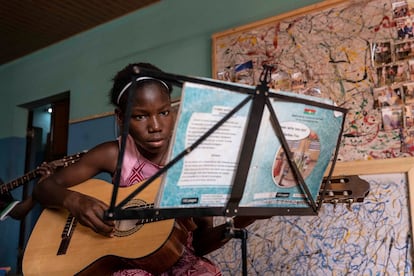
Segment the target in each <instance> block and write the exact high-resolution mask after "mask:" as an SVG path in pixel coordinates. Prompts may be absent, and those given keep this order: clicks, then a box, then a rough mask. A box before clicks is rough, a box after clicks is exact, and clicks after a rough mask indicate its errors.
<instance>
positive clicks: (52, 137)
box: [17, 91, 70, 273]
mask: <svg viewBox="0 0 414 276" xmlns="http://www.w3.org/2000/svg"><path fill="white" fill-rule="evenodd" d="M19 107H22V108H25V109H27V111H28V120H27V130H26V153H25V167H24V171H25V172H28V171H31V170H33V169H35V168H36V167H37V166H39V165H40V164H41V163H42V162H51V161H53V160H56V159H61V158H63V157H65V156H66V155H67V144H68V128H69V107H70V92H69V91H68V92H63V93H60V94H57V95H54V96H51V97H47V98H43V99H40V100H36V101H33V102H29V103H26V104H22V105H19ZM35 183H36V180H34V181H32V182H30V183H27V185H24V186H23V191H22V198H23V199H24V198H26V197H27V196H29V195H30V194H31V193H32V190H33V187H34V185H35ZM41 211H42V209H41V207H40V206H39V205H38V204H37V205H36V206H35V207H34V208H33V210H32V211H31V212H30V213H29V214H28V215H27V216H26V218H25V219H23V220H21V222H20V230H19V241H18V248H19V250H18V252H21V253H20V254H19V256H18V257H17V258H18V260H17V272H18V273H21V272H22V259H23V252H24V248H25V246H26V243H27V241H28V239H29V236H30V233H31V231H32V229H33V227H34V225H35V223H36V221H37V219H38V217H39V216H40V213H41Z"/></svg>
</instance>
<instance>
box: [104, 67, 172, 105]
mask: <svg viewBox="0 0 414 276" xmlns="http://www.w3.org/2000/svg"><path fill="white" fill-rule="evenodd" d="M136 67H141V68H144V69H149V70H153V71H158V72H163V71H162V70H161V69H159V68H158V67H156V66H155V65H152V64H151V63H144V62H140V63H131V64H128V65H127V66H126V67H125V68H124V69H122V70H121V71H119V72H118V73H116V75H115V77H114V78H113V79H112V81H113V86H112V88H111V90H110V93H109V97H110V100H111V103H112V104H113V105H115V106H118V107H121V108H122V107H123V106H122V104H121V103H119V102H118V97H119V94H120V93H121V91H122V90H123V89H124V88H125V86H126V85H128V83H130V82H131V79H132V77H133V76H134V75H135V74H136V73H135V68H136ZM148 81H151V80H148ZM154 81H156V80H154ZM163 82H164V83H165V84H167V86H168V93H169V94H170V95H171V92H172V90H173V88H172V85H171V84H170V83H169V82H166V81H163ZM125 94H127V93H125Z"/></svg>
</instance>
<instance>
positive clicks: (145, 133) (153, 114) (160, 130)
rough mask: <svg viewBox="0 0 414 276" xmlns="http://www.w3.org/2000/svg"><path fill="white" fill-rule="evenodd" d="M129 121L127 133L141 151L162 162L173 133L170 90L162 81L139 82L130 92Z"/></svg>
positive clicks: (152, 159) (153, 160) (156, 161)
mask: <svg viewBox="0 0 414 276" xmlns="http://www.w3.org/2000/svg"><path fill="white" fill-rule="evenodd" d="M129 124H130V125H129V134H130V135H131V136H132V137H133V138H134V140H135V144H136V145H137V147H138V150H139V151H140V153H141V154H142V155H143V156H144V157H145V158H147V159H148V160H150V161H152V162H154V163H157V164H159V163H160V162H162V161H163V160H162V159H163V158H165V157H166V152H167V150H168V146H169V142H170V138H171V135H172V131H173V126H174V116H173V114H172V112H171V101H170V96H169V93H168V92H167V91H166V88H165V87H164V86H163V85H162V84H161V83H156V82H149V83H145V84H143V85H140V86H139V88H138V89H137V90H136V92H135V94H134V95H133V101H132V106H131V118H130V122H129ZM164 161H165V160H164Z"/></svg>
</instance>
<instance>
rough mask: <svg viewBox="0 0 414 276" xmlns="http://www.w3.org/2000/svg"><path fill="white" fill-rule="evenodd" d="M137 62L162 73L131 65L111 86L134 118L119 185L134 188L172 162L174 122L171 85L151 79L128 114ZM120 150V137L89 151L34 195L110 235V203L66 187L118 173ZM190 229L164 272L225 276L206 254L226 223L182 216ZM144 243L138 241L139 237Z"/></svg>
mask: <svg viewBox="0 0 414 276" xmlns="http://www.w3.org/2000/svg"><path fill="white" fill-rule="evenodd" d="M136 66H138V67H141V68H147V69H150V70H156V71H161V70H159V69H158V68H156V67H155V66H153V65H151V64H148V63H136V64H130V65H128V66H127V67H125V68H124V69H123V70H121V71H120V72H118V73H117V74H116V76H115V78H114V84H113V87H112V89H111V93H110V98H111V102H112V103H113V104H114V105H115V107H116V109H115V114H116V116H117V120H118V123H119V125H120V126H122V125H123V124H124V122H126V120H129V135H128V137H127V143H126V147H125V155H124V159H123V166H122V170H121V176H120V186H131V185H133V184H135V183H137V182H140V181H143V180H145V179H147V178H149V177H150V176H152V175H153V174H155V173H156V172H157V171H158V170H159V169H160V168H162V167H163V166H164V165H165V164H166V163H167V161H168V160H167V152H168V147H169V143H170V139H171V136H172V131H173V126H174V115H173V113H172V112H171V97H170V95H171V91H172V86H171V85H170V84H169V83H167V82H165V81H163V80H160V79H155V78H152V77H139V78H137V80H136V81H137V83H136V89H135V91H132V93H133V95H132V99H133V100H132V103H131V104H132V106H131V117H130V118H124V110H125V108H126V104H127V99H128V93H129V88H130V86H131V85H132V83H131V79H132V77H133V76H134V68H135V67H136ZM119 149H120V142H119V139H118V140H115V141H110V142H105V143H102V144H100V145H97V146H96V147H94V148H93V149H91V150H89V151H88V152H87V153H86V154H85V155H84V156H82V158H81V159H80V160H79V161H78V162H76V163H75V164H73V165H71V166H69V167H66V168H63V169H62V170H60V171H59V172H57V173H56V174H54V175H52V176H51V177H49V178H47V179H45V180H44V181H43V182H41V183H39V184H38V185H37V186H36V189H35V196H36V198H37V199H38V201H39V202H40V203H41V204H43V205H44V206H45V207H59V208H66V209H67V210H68V211H69V212H70V213H71V214H72V215H74V216H75V217H76V218H77V219H78V221H79V222H80V223H82V224H83V225H85V226H88V227H90V228H92V229H93V230H94V231H95V232H97V233H100V234H102V235H106V236H108V237H111V236H112V235H113V231H114V222H113V221H108V220H104V219H103V217H104V212H105V211H106V210H107V209H108V206H107V205H106V204H105V203H103V202H101V201H99V200H97V199H95V198H93V197H90V196H86V195H83V194H81V193H78V192H74V191H71V190H68V189H67V188H68V187H70V186H73V185H76V184H79V183H81V182H84V181H85V180H87V179H89V178H92V177H93V176H95V175H96V174H98V173H100V172H108V173H110V174H111V175H112V176H113V175H114V173H115V170H116V165H117V158H118V153H119ZM253 221H254V218H236V219H235V221H234V224H235V225H234V226H235V227H238V228H242V227H245V226H247V225H249V224H250V223H252V222H253ZM177 222H178V223H179V224H180V226H181V227H183V228H184V229H186V231H187V232H188V239H187V244H186V248H185V251H184V253H183V254H182V256H181V257H180V259H179V260H178V261H177V262H176V263H175V265H174V266H172V267H171V268H170V269H169V270H168V271H165V272H164V273H163V275H221V273H220V270H219V268H218V267H216V266H215V265H214V264H213V263H211V262H210V261H209V260H207V259H206V258H204V257H202V256H203V255H205V254H207V253H209V252H211V251H213V250H215V249H217V248H219V247H221V246H222V245H223V244H224V243H226V242H227V241H228V239H225V238H224V234H225V231H226V225H224V224H223V225H219V226H217V227H214V226H213V219H212V218H211V217H200V218H185V219H177ZM137 242H139V241H137ZM114 275H117V276H118V275H152V274H150V273H149V272H147V271H144V270H143V269H142V268H139V267H138V268H136V269H135V268H133V269H130V268H129V269H123V270H120V271H117V272H115V274H114Z"/></svg>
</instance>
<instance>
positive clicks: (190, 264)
mask: <svg viewBox="0 0 414 276" xmlns="http://www.w3.org/2000/svg"><path fill="white" fill-rule="evenodd" d="M160 168H161V166H159V165H157V164H154V163H152V162H150V161H148V160H147V159H145V158H144V157H143V156H142V155H141V154H140V152H139V151H138V149H137V147H136V145H135V142H134V140H133V138H132V137H131V136H130V135H128V137H127V142H126V146H125V154H124V160H123V163H122V170H121V178H120V183H119V184H120V186H121V187H127V186H131V185H133V184H135V183H137V182H141V181H143V180H145V179H147V178H149V177H150V176H152V175H153V174H155V173H156V172H157V171H158V170H159V169H160ZM191 221H192V220H191ZM183 225H189V224H188V223H183ZM188 228H191V227H186V229H188ZM191 230H193V229H189V230H188V238H187V242H186V247H185V250H184V253H183V255H182V256H181V258H180V259H179V260H178V261H177V263H176V264H175V265H174V266H173V267H171V268H170V269H169V270H168V271H165V272H163V273H161V274H160V276H169V275H187V276H211V275H216V276H221V275H222V274H221V272H220V269H219V268H218V267H217V266H216V265H214V264H213V263H212V262H211V261H210V260H208V259H206V258H204V257H200V256H197V255H195V253H194V248H193V235H192V234H193V233H192V231H191ZM113 276H153V274H151V273H149V272H147V271H145V270H142V269H139V268H137V269H124V270H119V271H117V272H115V273H114V274H113Z"/></svg>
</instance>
